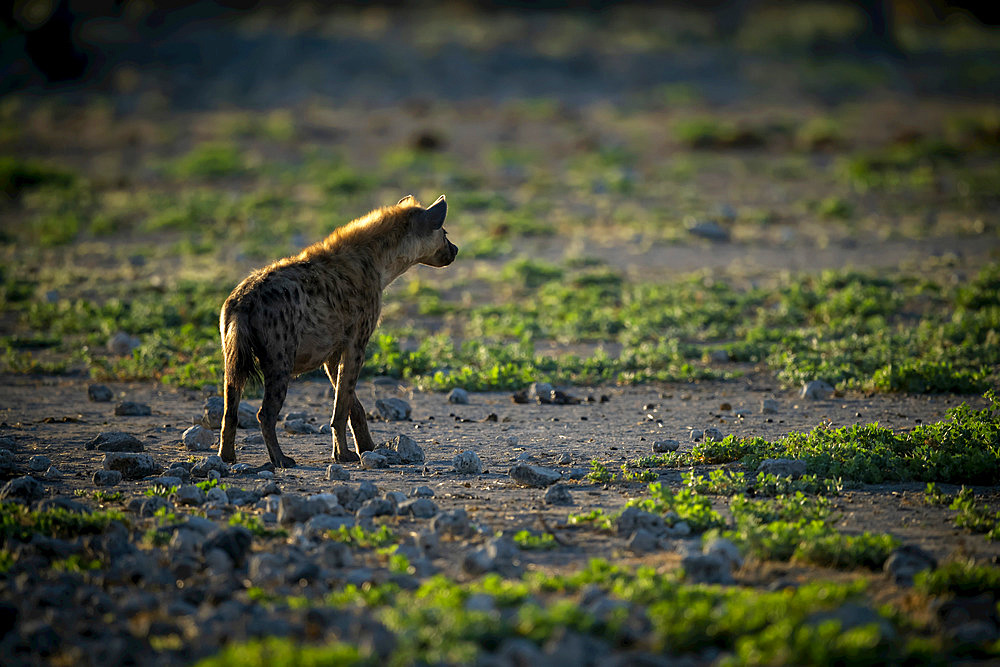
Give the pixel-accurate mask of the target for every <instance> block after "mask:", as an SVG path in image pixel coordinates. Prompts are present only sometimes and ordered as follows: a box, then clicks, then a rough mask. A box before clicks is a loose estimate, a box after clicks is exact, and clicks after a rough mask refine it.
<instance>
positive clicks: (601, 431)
mask: <svg viewBox="0 0 1000 667" xmlns="http://www.w3.org/2000/svg"><path fill="white" fill-rule="evenodd" d="M566 393H567V394H568V395H570V396H572V397H575V398H578V399H580V402H579V403H578V404H570V405H554V404H540V403H538V402H537V401H536V400H530V402H527V403H516V402H515V401H514V400H512V396H511V395H510V394H509V393H472V394H469V395H468V397H467V400H468V403H452V402H450V400H461V398H462V397H455V398H452V399H449V397H448V396H447V395H445V394H439V393H419V392H412V391H410V390H408V389H407V387H405V386H403V385H399V384H396V383H395V382H394V381H389V380H385V381H383V380H379V379H377V380H376V381H375V382H372V383H365V384H362V386H361V387H360V395H361V396H362V397H364V398H363V400H364V402H365V403H366V406H367V407H368V408H369V410H370V411H371V415H370V417H371V419H372V424H371V426H372V432H373V437H374V439H375V440H376V442H381V441H388V442H389V444H390V446H392V445H395V447H394V448H392V447H390V451H387V452H385V453H386V454H388V456H382V457H374V458H372V459H368V457H366V459H368V460H366V461H365V463H364V466H369V465H370V466H384V467H372V468H366V467H364V466H359V465H347V466H343V467H339V466H332V467H331V466H329V463H330V461H329V456H330V447H331V445H330V436H329V434H328V426H325V425H326V422H327V419H328V418H327V416H326V415H327V413H328V411H329V410H330V398H329V389H328V387H326V386H325V385H323V384H321V383H318V382H311V381H299V382H297V383H295V384H294V385H293V387H292V389H291V391H290V393H289V398H288V400H287V401H286V404H285V412H286V413H290V415H289V417H290V418H288V419H285V421H284V422H283V426H284V428H282V429H280V436H279V437H280V439H281V442H282V445H283V447H284V449H285V452H286V453H288V454H290V455H291V456H293V457H294V458H295V459H296V460H297V462H298V464H299V465H298V467H296V468H294V469H288V470H273V469H272V468H271V467H270V466H267V465H262V464H266V462H267V458H266V454H265V451H264V447H263V444H262V443H261V442H260V436H259V433H258V432H257V430H256V429H255V428H241V429H240V431H239V435H238V439H237V442H238V443H239V444H238V447H237V456H238V462H237V463H236V464H235V465H233V466H229V465H225V464H223V463H222V462H221V460H219V459H217V458H216V457H214V456H212V451H211V448H212V447H213V446H214V442H215V428H214V427H215V423H214V422H216V421H217V420H218V418H219V415H218V412H217V409H216V407H217V403H213V401H212V400H211V399H208V400H206V396H204V395H203V394H201V393H199V392H194V391H182V390H171V389H167V388H164V387H162V386H157V385H152V384H131V385H126V384H119V385H111V386H109V387H107V391H103V390H101V389H94V388H93V387H92V386H90V385H89V383H88V382H87V381H85V380H83V379H76V378H58V379H55V378H53V379H48V378H37V377H34V378H33V377H5V378H4V379H3V382H2V389H0V406H2V416H0V419H2V424H0V428H2V431H0V437H2V447H3V448H4V449H5V450H6V451H5V452H4V453H3V458H2V461H0V463H2V464H3V466H4V470H3V476H4V478H6V479H9V480H10V481H9V483H8V484H7V485H6V486H4V490H3V492H2V493H3V496H4V498H3V499H4V501H5V502H20V503H24V504H25V505H28V506H30V507H32V508H35V509H45V508H64V509H66V510H68V511H69V512H71V513H81V514H87V513H90V512H94V511H96V510H102V509H105V510H106V509H113V510H118V511H121V512H122V516H121V520H120V521H114V522H112V523H111V524H110V525H109V526H108V527H107V528H106V529H105V530H103V531H99V532H97V533H95V534H76V535H74V534H63V535H61V536H57V537H48V536H43V535H40V534H35V535H30V534H29V535H27V536H20V537H18V536H14V535H12V534H11V532H10V526H9V524H8V525H5V530H6V532H5V535H6V550H7V553H8V554H10V556H11V557H12V563H10V564H9V569H8V570H7V572H6V573H5V574H2V575H0V599H2V603H0V604H2V610H0V611H2V613H0V616H2V619H3V620H2V623H3V626H4V628H3V640H2V646H3V655H4V656H5V659H4V662H5V663H6V664H36V663H38V662H52V663H54V664H70V663H72V664H85V663H90V664H94V663H104V664H120V663H125V662H130V661H134V662H138V663H141V664H150V663H163V664H184V663H188V662H191V661H193V660H195V659H197V658H200V657H204V656H207V655H210V654H213V653H215V652H216V651H217V650H219V648H220V647H222V646H224V645H225V644H226V643H227V642H228V641H230V640H232V639H238V638H246V637H254V636H263V635H268V636H270V635H278V636H292V637H298V638H302V639H303V640H306V639H308V640H322V639H324V638H327V639H329V638H333V637H336V638H338V639H340V640H342V641H347V642H349V643H352V644H356V645H359V646H373V647H382V650H388V649H387V648H386V647H388V646H391V639H387V638H386V635H387V633H389V631H388V630H387V629H386V628H385V627H384V626H383V625H382V624H381V623H379V622H377V621H376V620H374V619H373V618H371V616H370V615H369V614H367V613H362V612H358V613H357V614H356V615H355V616H352V614H350V613H347V614H345V613H335V612H334V611H332V610H331V608H319V609H317V608H307V607H303V608H301V609H296V608H294V607H288V606H282V605H278V606H273V605H272V606H268V605H264V604H259V603H258V602H257V601H256V600H255V598H254V597H253V596H254V595H260V594H261V593H260V591H263V592H264V594H267V595H273V596H289V595H300V596H305V597H307V598H313V599H315V598H320V597H322V596H323V595H325V594H327V593H329V592H331V591H336V590H340V589H342V588H343V587H344V586H345V585H346V584H351V583H353V584H355V585H358V586H362V585H364V584H366V582H368V583H384V582H386V581H395V582H397V583H399V585H400V586H402V587H404V588H413V587H415V586H416V585H417V584H418V583H419V582H421V581H426V580H427V578H428V577H430V576H432V575H434V574H436V573H444V574H447V575H448V576H450V577H454V578H456V579H458V580H460V581H466V580H471V579H475V578H477V577H479V576H480V575H482V574H483V573H485V572H490V571H496V572H499V573H500V574H503V575H505V576H516V575H518V574H520V573H523V572H526V571H541V572H553V573H554V572H570V571H575V570H578V569H580V568H581V567H584V566H585V565H586V563H587V562H588V561H589V560H590V559H592V558H595V557H601V558H608V559H613V560H614V562H615V563H616V564H621V565H624V566H637V565H650V566H652V567H654V568H657V569H658V570H659V571H661V572H669V571H671V570H676V569H677V568H680V567H682V565H684V564H686V570H687V571H688V577H689V579H693V580H695V581H698V580H704V581H709V582H711V581H713V580H714V578H716V577H720V576H721V577H723V579H728V578H729V575H728V574H721V575H720V574H719V573H718V572H716V573H714V574H713V573H712V572H702V573H699V571H698V570H697V568H696V567H695V563H693V562H692V561H690V560H685V559H686V558H688V559H690V557H691V556H693V555H697V554H699V553H700V551H701V538H700V536H694V537H692V536H688V535H683V534H682V533H676V534H675V533H669V532H668V533H666V534H664V535H658V536H656V539H654V540H653V541H652V542H651V543H649V544H645V543H643V542H642V539H639V540H637V539H636V537H635V531H633V530H630V529H628V527H622V526H619V528H618V530H617V531H611V532H602V531H596V530H591V529H581V528H580V527H579V526H575V525H570V524H568V523H567V516H568V514H569V513H585V512H588V511H590V510H593V509H597V508H600V509H603V510H605V511H606V512H608V513H612V512H616V511H619V510H621V509H622V507H623V506H624V504H625V501H626V499H627V498H629V497H633V496H637V495H640V494H641V493H642V491H643V489H644V488H645V486H646V485H645V484H644V483H639V482H632V483H615V484H610V485H601V484H595V483H592V482H590V481H588V480H587V478H586V474H587V472H588V471H589V464H590V461H591V459H594V458H596V459H599V460H601V461H603V462H605V463H606V464H608V466H609V468H611V469H612V470H613V469H615V468H616V467H617V466H618V465H619V464H620V463H623V462H624V461H626V460H627V459H631V458H635V457H638V456H642V455H646V454H649V453H650V452H651V449H652V448H653V446H654V443H658V442H661V441H663V440H677V441H679V443H680V449H681V451H685V450H689V449H690V447H691V446H692V445H693V444H694V440H693V439H692V437H693V435H694V436H697V435H698V433H697V431H704V430H705V429H707V428H716V429H718V430H719V431H720V432H721V434H722V435H726V434H729V433H733V434H736V435H740V436H749V435H760V436H763V437H766V438H768V439H775V438H777V437H780V436H781V435H784V434H786V433H790V432H796V431H808V430H810V429H812V428H813V427H815V426H817V425H820V424H830V425H832V426H842V425H848V424H853V423H872V422H878V423H880V424H882V425H885V426H891V427H892V428H893V429H895V430H900V431H902V430H907V429H910V428H912V427H913V426H915V425H916V424H919V423H921V422H924V423H926V422H932V421H938V420H941V419H943V418H944V416H945V412H946V411H947V410H948V408H949V407H953V406H955V405H957V404H958V403H960V402H961V401H963V400H968V401H970V402H972V403H974V404H977V405H978V404H979V403H981V402H982V399H978V400H977V399H976V398H972V397H958V396H932V397H915V396H906V395H888V396H886V395H877V396H870V397H866V396H862V395H845V396H837V395H832V394H831V395H827V396H824V397H822V398H818V399H817V398H802V397H801V396H800V395H799V393H798V392H794V393H793V392H785V391H780V390H779V389H778V388H777V386H776V384H775V383H773V382H771V381H769V380H768V378H767V377H764V376H759V375H755V374H753V373H751V374H750V375H749V376H747V378H746V379H743V380H740V381H736V382H728V383H702V384H689V385H675V386H642V387H628V388H619V387H595V388H592V389H591V388H570V389H567V390H566ZM94 399H101V400H94ZM764 399H772V400H774V401H775V402H774V403H770V404H769V408H770V409H774V410H775V412H768V413H766V414H765V413H762V409H761V406H762V401H763V400H764ZM216 400H217V399H216ZM400 401H402V403H399V402H400ZM249 403H250V404H251V405H252V404H253V401H252V400H251V401H249ZM394 403H395V405H393V404H394ZM376 404H377V405H376ZM394 407H396V408H400V407H404V408H405V407H408V409H409V414H408V415H406V413H405V412H402V413H400V414H394V413H393V412H392V408H394ZM128 412H134V413H137V414H135V415H131V414H123V413H128ZM383 415H386V416H388V417H389V418H391V419H393V421H388V420H386V419H385V416H383ZM400 417H401V418H400ZM396 418H400V419H398V420H397V419H396ZM252 419H253V418H252V411H247V414H246V415H245V425H247V426H250V425H251V423H250V422H251V421H252ZM201 424H205V425H207V426H209V427H211V428H210V430H206V431H204V432H202V431H201V430H200V429H199V428H197V426H198V425H201ZM193 426H195V427H196V428H192V427H193ZM323 431H327V432H326V433H324V432H323ZM693 432H694V433H693ZM116 434H119V435H116ZM120 434H126V435H120ZM115 450H126V451H124V452H122V451H115ZM468 452H474V453H475V455H476V456H471V455H470V454H468ZM109 469H111V470H109ZM459 469H461V471H459ZM116 470H117V471H121V472H123V473H124V478H122V476H121V475H119V474H118V472H116ZM654 470H656V471H657V477H658V479H660V480H663V481H665V482H668V483H670V484H671V485H673V486H677V485H679V484H680V474H681V472H682V471H681V470H679V469H675V468H657V469H654ZM211 479H218V480H219V482H220V484H219V485H218V486H216V488H210V489H209V490H208V492H207V493H206V492H205V491H203V490H202V489H201V488H199V487H198V486H196V483H198V482H201V483H202V486H203V487H204V486H209V484H204V483H205V482H207V481H209V480H211ZM553 482H556V483H555V484H553ZM164 487H176V488H175V489H174V490H173V492H171V493H165V492H163V488H164ZM223 487H225V490H223ZM944 488H945V490H946V491H947V490H951V491H953V490H954V489H950V488H949V487H947V485H945V487H944ZM154 490H159V491H160V494H159V495H157V493H154ZM977 491H978V492H979V495H980V496H981V497H982V498H985V499H987V500H988V501H992V502H993V503H994V504H995V502H996V501H997V492H996V489H977ZM922 497H923V486H922V485H918V484H904V485H879V486H863V487H858V488H854V489H848V490H846V491H845V492H844V493H843V494H842V495H840V496H839V497H836V498H834V499H833V501H834V503H835V506H836V510H837V511H838V512H839V514H840V515H841V517H842V518H841V523H840V526H839V527H840V528H841V529H842V530H843V531H844V532H846V533H856V532H860V531H863V530H868V531H876V532H891V533H893V534H894V535H896V536H897V537H899V538H900V539H901V540H902V541H903V543H904V544H906V545H911V546H914V547H920V548H921V549H923V550H924V551H925V552H926V553H928V554H931V555H933V556H934V557H936V558H937V559H939V560H944V559H946V558H948V557H950V556H951V557H953V556H955V555H963V556H972V557H975V558H976V559H978V560H980V561H989V560H992V561H993V562H996V561H997V559H998V557H1000V546H998V545H997V543H992V542H989V541H987V540H985V539H983V537H982V536H980V535H971V534H967V533H965V532H964V531H960V530H958V529H956V528H954V527H953V526H952V524H951V522H950V516H951V513H950V512H949V511H948V510H947V509H946V508H945V507H941V506H930V505H927V504H926V503H924V502H923V500H922ZM724 500H725V499H719V500H718V503H717V504H718V505H719V507H720V508H721V507H723V506H724ZM7 507H8V509H9V508H10V507H11V506H7ZM158 510H159V515H156V512H157V511H158ZM8 514H9V512H8ZM234 516H237V517H243V519H242V523H243V525H231V519H232V517H234ZM245 517H253V519H246V518H245ZM6 520H7V519H6V518H5V521H6ZM251 522H252V523H251ZM620 522H621V520H619V523H620ZM383 525H384V526H387V527H389V528H390V529H391V530H392V531H393V533H394V534H395V535H396V536H397V538H398V539H397V540H396V541H397V542H398V543H399V544H400V545H401V546H400V547H399V549H398V550H397V553H399V554H402V555H404V556H406V557H407V558H408V559H409V563H410V567H409V568H407V569H406V570H405V571H397V570H398V568H395V569H394V568H393V567H392V564H391V562H390V561H388V560H387V557H386V556H385V555H384V554H380V553H379V552H378V550H377V549H373V548H370V547H367V546H360V545H352V544H349V543H343V542H338V541H334V540H332V539H330V538H329V537H328V531H331V530H339V529H340V527H341V526H347V527H353V526H362V527H365V528H366V529H367V530H369V531H372V530H375V529H376V528H377V527H379V526H383ZM248 528H249V529H248ZM521 530H529V531H531V532H532V533H533V534H536V535H552V536H553V538H554V539H555V541H556V543H557V547H556V548H555V549H551V550H528V549H519V548H517V547H516V546H515V545H514V543H513V542H511V541H510V536H511V535H513V534H515V533H516V532H518V531H521ZM498 535H503V536H505V537H497V536H498ZM642 537H643V536H640V538H642ZM740 560H742V559H740ZM844 576H845V575H844V574H843V573H838V572H835V571H833V570H825V569H824V568H815V567H808V566H802V565H792V564H787V563H786V564H776V563H770V562H754V561H753V560H747V561H746V562H743V563H742V564H741V566H740V567H739V568H737V569H735V571H733V572H732V583H735V584H739V585H746V586H756V587H763V588H764V589H771V590H773V589H774V587H775V586H782V585H797V584H798V583H801V582H806V581H810V580H814V579H817V578H822V577H832V578H838V577H840V578H842V577H844ZM873 580H874V581H875V582H876V584H875V585H876V588H877V590H882V593H881V594H882V595H883V596H885V597H887V598H889V597H893V596H900V595H903V594H904V589H903V588H900V587H897V585H896V584H895V583H894V582H893V581H892V580H891V578H890V577H888V576H887V577H886V578H885V579H884V580H883V579H880V578H879V577H877V576H875V577H873ZM606 649H607V650H610V647H606ZM627 655H628V654H626V656H627ZM689 657H690V656H689ZM713 658H714V655H712V654H705V655H703V656H701V657H700V658H697V659H694V661H695V662H711V661H712V659H713ZM550 659H553V660H554V658H553V657H552V656H550Z"/></svg>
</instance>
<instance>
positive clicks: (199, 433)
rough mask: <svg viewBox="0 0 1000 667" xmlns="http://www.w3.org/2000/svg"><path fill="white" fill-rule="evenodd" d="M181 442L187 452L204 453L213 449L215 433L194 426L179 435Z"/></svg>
mask: <svg viewBox="0 0 1000 667" xmlns="http://www.w3.org/2000/svg"><path fill="white" fill-rule="evenodd" d="M181 442H183V443H184V448H185V449H187V450H188V451H189V452H206V451H209V450H212V449H214V448H215V432H214V431H209V430H208V429H207V428H205V427H204V426H201V425H198V424H195V425H194V426H191V427H190V428H188V429H187V430H185V431H184V433H182V434H181Z"/></svg>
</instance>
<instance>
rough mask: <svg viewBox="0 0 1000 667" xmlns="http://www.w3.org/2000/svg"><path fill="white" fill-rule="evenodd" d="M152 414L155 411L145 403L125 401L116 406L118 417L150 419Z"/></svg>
mask: <svg viewBox="0 0 1000 667" xmlns="http://www.w3.org/2000/svg"><path fill="white" fill-rule="evenodd" d="M151 414H153V409H152V408H150V407H149V406H148V405H146V404H145V403H136V402H135V401H123V402H121V403H119V404H118V405H116V406H115V416H116V417H148V416H149V415H151Z"/></svg>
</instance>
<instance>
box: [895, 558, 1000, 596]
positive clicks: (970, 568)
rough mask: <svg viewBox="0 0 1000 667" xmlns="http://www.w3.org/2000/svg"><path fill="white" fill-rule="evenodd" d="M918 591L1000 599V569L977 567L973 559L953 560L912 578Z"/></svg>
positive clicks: (928, 593) (985, 566)
mask: <svg viewBox="0 0 1000 667" xmlns="http://www.w3.org/2000/svg"><path fill="white" fill-rule="evenodd" d="M913 583H914V585H915V586H916V587H917V590H920V591H922V592H923V593H925V594H927V595H960V596H969V597H974V596H977V595H983V594H990V595H992V596H993V597H994V598H998V597H1000V568H997V567H996V566H991V565H977V564H976V563H975V561H972V560H951V561H948V562H947V563H944V564H942V565H941V566H940V567H938V568H937V569H934V570H925V571H923V572H920V573H919V574H917V576H916V577H914V578H913Z"/></svg>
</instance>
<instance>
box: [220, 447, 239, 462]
mask: <svg viewBox="0 0 1000 667" xmlns="http://www.w3.org/2000/svg"><path fill="white" fill-rule="evenodd" d="M219 458H220V459H222V460H223V461H225V462H226V463H236V450H235V449H234V450H232V451H226V450H224V449H220V450H219Z"/></svg>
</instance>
